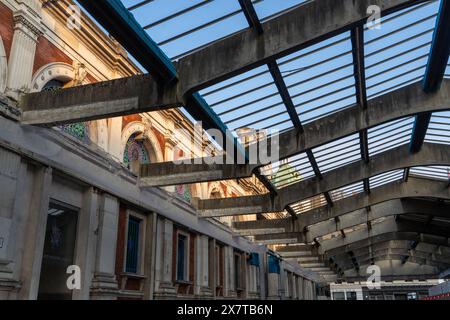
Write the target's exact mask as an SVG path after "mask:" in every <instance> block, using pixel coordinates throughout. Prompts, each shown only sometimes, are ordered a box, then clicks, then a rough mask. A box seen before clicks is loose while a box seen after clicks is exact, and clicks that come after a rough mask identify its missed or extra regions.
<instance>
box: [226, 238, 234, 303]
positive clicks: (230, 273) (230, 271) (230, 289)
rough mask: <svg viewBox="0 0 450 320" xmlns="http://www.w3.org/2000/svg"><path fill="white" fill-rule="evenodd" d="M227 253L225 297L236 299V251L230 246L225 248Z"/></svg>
mask: <svg viewBox="0 0 450 320" xmlns="http://www.w3.org/2000/svg"><path fill="white" fill-rule="evenodd" d="M224 251H225V273H224V275H225V279H224V284H225V285H224V296H226V297H235V296H236V288H235V286H234V251H233V248H232V247H230V246H225V247H224Z"/></svg>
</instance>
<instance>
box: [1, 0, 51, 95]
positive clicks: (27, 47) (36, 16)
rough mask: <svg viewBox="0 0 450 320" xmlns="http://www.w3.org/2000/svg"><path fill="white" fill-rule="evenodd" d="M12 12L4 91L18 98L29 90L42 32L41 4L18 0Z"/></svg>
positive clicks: (31, 0)
mask: <svg viewBox="0 0 450 320" xmlns="http://www.w3.org/2000/svg"><path fill="white" fill-rule="evenodd" d="M18 2H19V9H18V10H17V11H15V12H14V37H13V42H12V47H11V53H10V61H9V65H8V80H7V85H6V93H7V95H8V96H9V97H11V98H13V99H15V100H18V99H19V95H20V94H21V93H24V92H28V91H29V90H30V85H31V79H32V76H33V65H34V56H35V52H36V44H37V40H38V38H39V36H40V35H42V34H43V28H42V26H41V4H40V1H38V0H18Z"/></svg>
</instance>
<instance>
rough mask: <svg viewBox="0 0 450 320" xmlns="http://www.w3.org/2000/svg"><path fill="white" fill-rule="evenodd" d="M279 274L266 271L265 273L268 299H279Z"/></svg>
mask: <svg viewBox="0 0 450 320" xmlns="http://www.w3.org/2000/svg"><path fill="white" fill-rule="evenodd" d="M279 277H280V275H279V274H278V273H268V275H267V285H268V294H267V299H268V300H279V299H280V296H279V291H278V290H279V287H278V282H279Z"/></svg>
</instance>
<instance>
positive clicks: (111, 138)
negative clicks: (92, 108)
mask: <svg viewBox="0 0 450 320" xmlns="http://www.w3.org/2000/svg"><path fill="white" fill-rule="evenodd" d="M121 141H122V117H116V118H111V119H108V149H107V150H106V151H108V152H109V153H110V154H111V155H112V156H113V157H114V158H116V159H117V160H118V161H119V162H123V152H124V148H125V146H122V143H121Z"/></svg>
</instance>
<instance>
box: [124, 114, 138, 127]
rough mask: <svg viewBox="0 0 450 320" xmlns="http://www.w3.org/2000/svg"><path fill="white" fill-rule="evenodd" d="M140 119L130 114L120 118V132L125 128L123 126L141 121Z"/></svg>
mask: <svg viewBox="0 0 450 320" xmlns="http://www.w3.org/2000/svg"><path fill="white" fill-rule="evenodd" d="M141 120H142V117H141V116H140V115H138V114H132V115H129V116H124V117H122V130H123V128H125V126H126V125H127V124H129V123H131V122H133V121H141Z"/></svg>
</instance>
